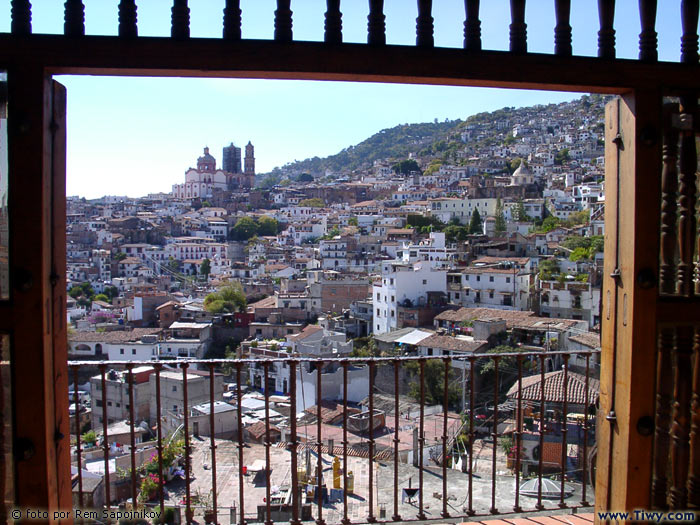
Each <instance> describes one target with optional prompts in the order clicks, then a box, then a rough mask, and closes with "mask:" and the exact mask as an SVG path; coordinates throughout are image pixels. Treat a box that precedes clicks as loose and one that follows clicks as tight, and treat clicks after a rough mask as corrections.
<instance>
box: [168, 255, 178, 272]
mask: <svg viewBox="0 0 700 525" xmlns="http://www.w3.org/2000/svg"><path fill="white" fill-rule="evenodd" d="M165 267H166V268H167V269H168V270H170V271H171V272H174V273H178V272H179V271H180V262H179V261H178V260H177V259H175V258H174V257H173V256H172V255H171V256H170V257H168V262H167V263H166V264H165Z"/></svg>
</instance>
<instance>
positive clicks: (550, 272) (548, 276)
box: [539, 258, 559, 281]
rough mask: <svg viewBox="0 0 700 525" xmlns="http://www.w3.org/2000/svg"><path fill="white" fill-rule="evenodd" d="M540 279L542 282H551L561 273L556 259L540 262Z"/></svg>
mask: <svg viewBox="0 0 700 525" xmlns="http://www.w3.org/2000/svg"><path fill="white" fill-rule="evenodd" d="M539 270H540V279H541V280H542V281H551V280H552V278H553V277H554V276H555V275H556V274H558V273H559V263H558V262H557V260H556V259H554V258H552V259H545V260H543V261H542V262H540V265H539Z"/></svg>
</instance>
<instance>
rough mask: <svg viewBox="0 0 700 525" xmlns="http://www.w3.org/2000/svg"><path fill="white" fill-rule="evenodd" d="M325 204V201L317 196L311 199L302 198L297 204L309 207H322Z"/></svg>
mask: <svg viewBox="0 0 700 525" xmlns="http://www.w3.org/2000/svg"><path fill="white" fill-rule="evenodd" d="M325 205H326V203H325V202H323V199H319V198H318V197H314V198H313V199H304V200H303V201H301V202H300V203H299V206H306V207H309V208H323V207H324V206H325Z"/></svg>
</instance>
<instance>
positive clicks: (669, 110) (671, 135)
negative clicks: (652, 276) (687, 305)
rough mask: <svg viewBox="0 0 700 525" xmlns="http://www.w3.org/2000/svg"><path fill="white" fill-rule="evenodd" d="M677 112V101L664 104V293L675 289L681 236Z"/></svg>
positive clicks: (662, 176)
mask: <svg viewBox="0 0 700 525" xmlns="http://www.w3.org/2000/svg"><path fill="white" fill-rule="evenodd" d="M677 114H678V104H666V105H665V106H664V129H663V145H662V149H661V151H662V159H663V170H662V173H661V256H660V259H661V263H660V269H659V282H660V290H661V293H667V294H673V293H675V292H676V252H677V248H678V236H677V231H676V220H677V212H678V167H677V164H678V129H677V128H676V127H675V126H674V125H673V122H672V119H673V116H674V115H677Z"/></svg>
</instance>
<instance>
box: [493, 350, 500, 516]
mask: <svg viewBox="0 0 700 525" xmlns="http://www.w3.org/2000/svg"><path fill="white" fill-rule="evenodd" d="M500 360H501V359H500V357H499V356H494V357H493V372H494V385H493V450H492V451H491V509H490V512H491V514H498V508H497V507H496V449H497V448H498V379H499V378H498V364H499V362H500Z"/></svg>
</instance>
